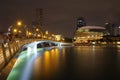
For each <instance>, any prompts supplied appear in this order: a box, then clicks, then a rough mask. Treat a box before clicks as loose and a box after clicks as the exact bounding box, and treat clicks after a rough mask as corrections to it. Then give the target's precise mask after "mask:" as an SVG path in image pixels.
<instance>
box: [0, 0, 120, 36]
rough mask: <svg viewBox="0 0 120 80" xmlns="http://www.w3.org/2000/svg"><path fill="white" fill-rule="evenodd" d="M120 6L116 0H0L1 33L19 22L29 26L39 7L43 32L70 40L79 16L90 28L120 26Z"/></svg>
mask: <svg viewBox="0 0 120 80" xmlns="http://www.w3.org/2000/svg"><path fill="white" fill-rule="evenodd" d="M119 3H120V1H119V0H116V1H114V0H91V1H89V0H71V1H69V0H62V1H56V0H19V1H18V0H12V1H9V0H2V1H1V3H0V10H1V12H0V32H1V31H6V30H7V28H8V27H9V26H10V25H13V24H15V23H16V21H18V20H21V21H22V22H23V23H24V24H27V25H30V24H31V23H32V21H34V20H35V18H36V13H35V10H36V8H42V9H43V26H42V27H41V28H42V30H49V31H50V32H52V33H57V34H63V35H64V36H65V37H73V33H74V31H75V29H76V21H77V18H78V17H84V19H85V21H86V25H90V26H104V24H105V22H112V23H115V24H119V25H120V16H119V14H120V9H119Z"/></svg>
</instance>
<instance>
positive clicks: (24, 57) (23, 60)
mask: <svg viewBox="0 0 120 80" xmlns="http://www.w3.org/2000/svg"><path fill="white" fill-rule="evenodd" d="M31 49H34V50H33V51H32V50H31ZM38 52H39V54H41V53H43V49H42V48H41V49H36V46H33V45H31V46H28V45H27V50H26V51H22V52H21V53H20V56H19V57H18V59H17V61H16V63H15V65H14V67H13V69H12V70H11V72H10V74H9V76H8V78H7V80H29V78H30V74H31V70H32V67H33V66H32V65H33V62H34V60H35V59H36V57H37V55H38Z"/></svg>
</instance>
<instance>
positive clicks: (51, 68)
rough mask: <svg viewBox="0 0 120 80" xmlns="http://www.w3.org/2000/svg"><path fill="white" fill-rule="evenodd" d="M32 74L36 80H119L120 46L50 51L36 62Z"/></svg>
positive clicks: (83, 47)
mask: <svg viewBox="0 0 120 80" xmlns="http://www.w3.org/2000/svg"><path fill="white" fill-rule="evenodd" d="M33 75H34V76H33V80H107V79H113V80H117V78H118V79H120V77H119V75H120V47H119V46H117V47H105V46H104V47H101V46H78V47H62V48H55V49H52V50H48V51H45V52H44V54H43V55H41V56H40V57H38V58H37V59H36V61H35V66H34V70H33Z"/></svg>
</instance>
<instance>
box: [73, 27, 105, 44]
mask: <svg viewBox="0 0 120 80" xmlns="http://www.w3.org/2000/svg"><path fill="white" fill-rule="evenodd" d="M104 31H105V28H104V27H100V26H83V27H80V28H78V29H77V31H76V33H75V35H74V43H90V42H92V41H95V40H100V39H102V38H103V35H104V33H103V32H104Z"/></svg>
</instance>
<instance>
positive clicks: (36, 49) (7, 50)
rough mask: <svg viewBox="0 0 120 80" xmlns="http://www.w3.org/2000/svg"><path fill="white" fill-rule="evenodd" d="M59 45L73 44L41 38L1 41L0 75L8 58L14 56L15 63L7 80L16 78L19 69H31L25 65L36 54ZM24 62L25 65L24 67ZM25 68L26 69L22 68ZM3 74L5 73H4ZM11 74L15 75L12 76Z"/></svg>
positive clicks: (30, 63)
mask: <svg viewBox="0 0 120 80" xmlns="http://www.w3.org/2000/svg"><path fill="white" fill-rule="evenodd" d="M61 46H73V44H71V43H64V42H57V41H52V40H41V39H25V40H20V39H17V40H15V41H13V42H9V41H8V42H7V43H1V44H0V75H2V74H3V73H4V72H5V71H4V68H5V67H6V66H7V65H8V63H9V62H10V60H11V59H12V58H13V57H16V58H17V59H16V60H15V61H16V62H15V65H14V66H12V67H13V69H12V71H11V73H10V75H9V77H8V80H13V79H12V78H14V80H15V79H16V80H18V78H19V77H20V76H19V74H20V73H21V71H23V70H25V72H24V73H26V72H27V74H28V73H29V72H28V71H31V70H30V69H31V68H28V67H27V66H31V65H32V62H33V61H34V60H35V58H36V57H37V55H41V53H43V52H44V51H45V50H51V49H53V48H55V47H61ZM25 64H26V67H25ZM23 67H24V68H26V69H23ZM4 74H5V73H4ZM13 75H14V76H15V77H13ZM25 77H26V78H27V77H28V76H24V75H23V77H21V78H25Z"/></svg>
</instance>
